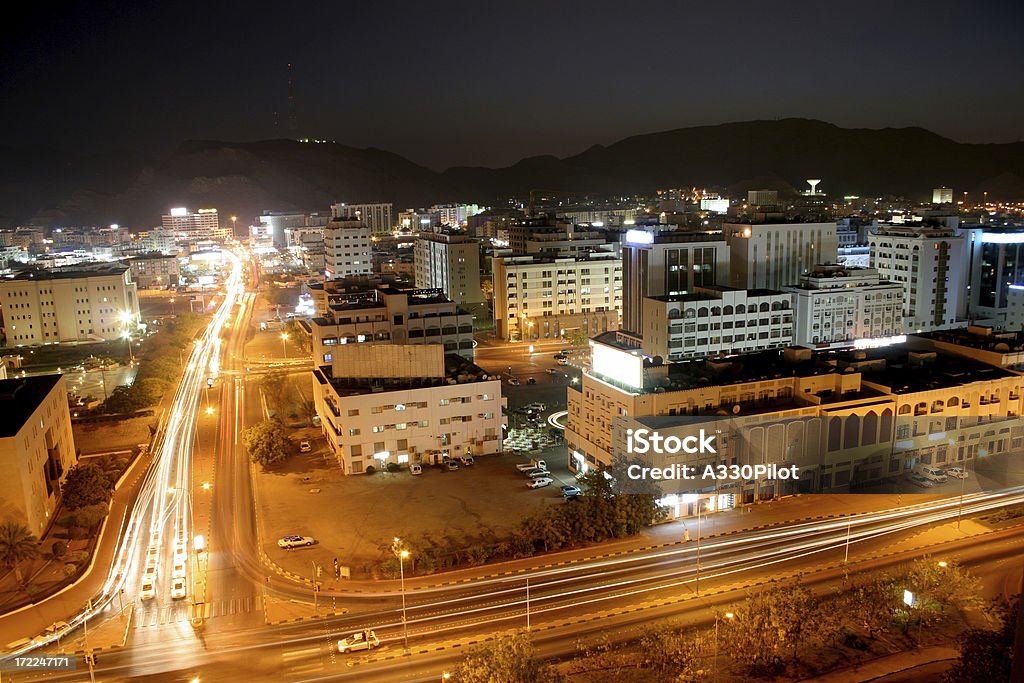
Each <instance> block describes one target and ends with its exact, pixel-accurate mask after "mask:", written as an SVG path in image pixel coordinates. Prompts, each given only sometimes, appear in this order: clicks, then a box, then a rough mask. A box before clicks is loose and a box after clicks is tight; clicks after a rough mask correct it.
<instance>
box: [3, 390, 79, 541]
mask: <svg viewBox="0 0 1024 683" xmlns="http://www.w3.org/2000/svg"><path fill="white" fill-rule="evenodd" d="M67 392H68V387H67V384H66V382H65V380H64V376H63V375H59V374H53V375H39V376H34V377H23V378H17V379H5V380H0V414H2V415H3V418H2V419H0V477H2V478H3V481H4V486H3V487H2V488H0V510H2V511H3V513H2V517H3V519H4V520H5V521H14V522H19V523H21V524H24V525H25V526H26V527H28V529H29V531H31V532H32V533H33V534H35V535H36V536H40V537H41V536H42V535H43V532H44V531H45V530H46V529H47V528H48V527H49V526H50V523H51V522H52V521H53V513H54V511H55V510H56V509H57V504H58V502H59V501H60V494H61V486H62V485H63V483H64V480H65V479H66V478H67V474H68V471H69V470H70V469H71V468H72V467H74V466H75V465H76V464H77V462H78V456H77V452H76V450H75V440H74V435H73V434H72V432H71V415H70V412H69V409H68V398H67Z"/></svg>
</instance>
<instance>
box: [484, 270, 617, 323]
mask: <svg viewBox="0 0 1024 683" xmlns="http://www.w3.org/2000/svg"><path fill="white" fill-rule="evenodd" d="M491 263H492V274H493V282H494V323H495V333H496V335H497V336H498V337H499V338H501V339H505V340H513V339H515V340H539V339H553V338H559V337H562V336H564V335H566V334H567V333H568V332H569V331H571V330H576V329H579V330H582V331H583V332H585V333H586V334H587V335H588V336H590V335H593V334H598V333H600V332H607V331H608V330H615V329H618V327H619V323H620V320H621V310H622V259H619V258H616V256H615V255H614V254H608V253H600V252H597V253H593V254H589V255H588V256H586V257H584V258H559V259H546V258H538V257H534V256H510V257H505V258H494V259H493V260H492V262H491Z"/></svg>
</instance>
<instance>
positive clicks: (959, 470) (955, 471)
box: [946, 467, 967, 479]
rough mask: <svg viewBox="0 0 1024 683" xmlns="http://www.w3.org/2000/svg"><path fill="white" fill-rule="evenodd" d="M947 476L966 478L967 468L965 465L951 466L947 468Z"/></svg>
mask: <svg viewBox="0 0 1024 683" xmlns="http://www.w3.org/2000/svg"><path fill="white" fill-rule="evenodd" d="M946 476H949V477H953V478H954V479H966V478H967V470H965V469H964V468H963V467H950V468H949V469H948V470H946Z"/></svg>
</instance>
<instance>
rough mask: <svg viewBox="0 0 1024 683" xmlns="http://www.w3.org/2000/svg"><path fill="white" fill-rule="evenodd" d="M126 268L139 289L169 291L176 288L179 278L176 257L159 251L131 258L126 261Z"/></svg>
mask: <svg viewBox="0 0 1024 683" xmlns="http://www.w3.org/2000/svg"><path fill="white" fill-rule="evenodd" d="M128 267H129V268H130V269H131V271H132V280H134V281H135V284H136V286H137V287H138V288H139V289H170V288H171V287H177V286H178V280H179V279H180V277H181V273H180V271H179V270H178V257H177V256H169V255H167V254H163V253H161V252H159V251H157V252H148V253H145V254H139V255H138V256H133V257H132V258H130V259H128Z"/></svg>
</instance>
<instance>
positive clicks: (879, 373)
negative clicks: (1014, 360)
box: [836, 346, 1018, 394]
mask: <svg viewBox="0 0 1024 683" xmlns="http://www.w3.org/2000/svg"><path fill="white" fill-rule="evenodd" d="M836 355H837V358H838V363H839V366H840V367H846V366H848V365H850V364H855V363H865V366H864V367H863V369H862V370H861V371H862V372H863V377H864V380H865V381H867V382H871V383H873V384H879V385H882V386H884V387H888V388H889V390H890V391H891V392H892V393H893V394H909V393H913V392H917V391H930V390H934V389H949V388H951V387H957V386H963V385H965V384H970V383H972V382H985V381H991V380H995V379H1002V378H1004V377H1016V376H1018V375H1017V373H1014V372H1010V371H1009V370H1004V369H1002V368H997V367H995V366H994V365H988V364H987V363H982V362H981V361H976V360H972V359H970V358H965V357H963V356H956V355H952V354H947V353H935V352H931V353H920V352H915V351H912V350H908V349H907V348H906V347H904V346H893V347H888V348H883V349H873V350H871V351H867V352H864V351H860V352H858V351H841V352H838V353H837V354H836ZM883 360H884V363H880V362H878V361H883Z"/></svg>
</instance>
